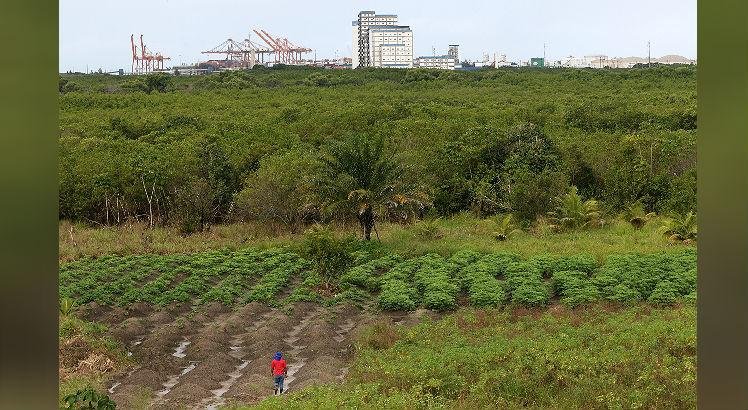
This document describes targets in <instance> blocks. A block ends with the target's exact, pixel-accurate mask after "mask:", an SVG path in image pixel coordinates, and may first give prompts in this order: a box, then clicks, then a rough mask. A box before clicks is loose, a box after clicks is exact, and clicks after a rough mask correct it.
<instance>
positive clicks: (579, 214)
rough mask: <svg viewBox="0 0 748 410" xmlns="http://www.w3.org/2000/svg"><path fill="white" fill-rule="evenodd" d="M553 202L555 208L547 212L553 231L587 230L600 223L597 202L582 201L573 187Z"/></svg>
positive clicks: (590, 200)
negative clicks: (568, 229)
mask: <svg viewBox="0 0 748 410" xmlns="http://www.w3.org/2000/svg"><path fill="white" fill-rule="evenodd" d="M555 201H556V208H555V209H554V210H553V211H551V212H548V215H549V216H550V220H551V224H552V225H551V226H552V227H553V228H554V229H558V230H561V229H567V228H570V229H579V228H587V227H589V226H594V225H599V224H601V222H602V219H601V218H600V210H599V206H598V202H597V201H596V200H594V199H588V200H587V201H582V197H580V196H579V194H578V193H577V187H575V186H572V187H571V189H570V190H569V192H568V193H566V194H564V195H563V196H560V197H556V198H555Z"/></svg>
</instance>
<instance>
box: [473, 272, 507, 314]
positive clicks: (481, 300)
mask: <svg viewBox="0 0 748 410" xmlns="http://www.w3.org/2000/svg"><path fill="white" fill-rule="evenodd" d="M505 301H506V292H504V288H503V285H502V283H501V282H500V281H498V280H496V279H494V278H486V279H484V280H476V281H473V283H472V284H471V286H470V304H471V305H473V306H478V307H497V306H500V305H501V304H502V303H504V302H505Z"/></svg>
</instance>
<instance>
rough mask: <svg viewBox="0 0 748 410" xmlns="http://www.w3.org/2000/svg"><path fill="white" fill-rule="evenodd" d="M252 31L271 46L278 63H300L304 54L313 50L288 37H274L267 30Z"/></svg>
mask: <svg viewBox="0 0 748 410" xmlns="http://www.w3.org/2000/svg"><path fill="white" fill-rule="evenodd" d="M252 31H254V32H255V34H257V35H258V36H260V38H261V39H262V41H264V42H265V43H266V44H267V45H268V46H270V48H271V49H272V50H273V53H274V54H275V62H276V63H284V64H299V63H301V61H302V54H303V53H308V52H310V51H312V49H310V48H307V47H301V46H297V45H295V44H293V43H291V42H290V41H288V39H287V38H280V37H273V36H272V35H270V33H268V32H267V31H265V30H262V29H260V30H259V31H258V30H256V29H254V30H252Z"/></svg>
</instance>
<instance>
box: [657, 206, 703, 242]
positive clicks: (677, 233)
mask: <svg viewBox="0 0 748 410" xmlns="http://www.w3.org/2000/svg"><path fill="white" fill-rule="evenodd" d="M661 229H662V231H663V233H664V234H665V235H667V236H668V237H669V238H670V240H672V241H693V240H696V232H697V225H696V214H695V213H693V212H688V213H687V214H685V215H680V214H673V215H672V216H671V217H670V219H668V220H667V221H665V224H664V225H663V226H662V228H661Z"/></svg>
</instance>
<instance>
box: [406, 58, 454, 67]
mask: <svg viewBox="0 0 748 410" xmlns="http://www.w3.org/2000/svg"><path fill="white" fill-rule="evenodd" d="M413 65H414V66H416V67H419V68H439V69H442V70H454V69H455V59H454V57H452V56H450V55H443V56H425V57H418V58H416V59H415V61H414V64H413Z"/></svg>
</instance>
